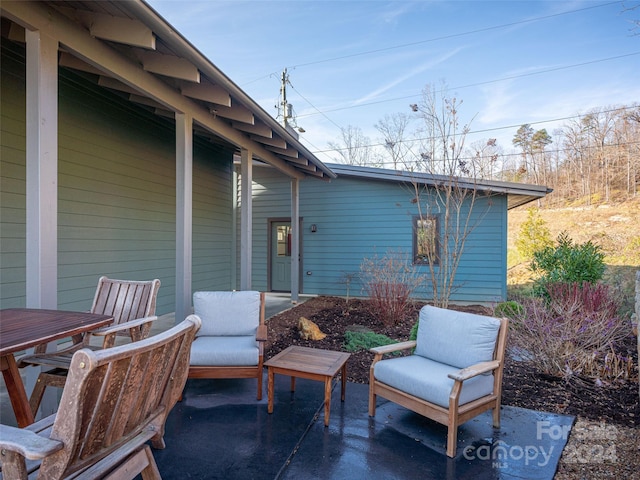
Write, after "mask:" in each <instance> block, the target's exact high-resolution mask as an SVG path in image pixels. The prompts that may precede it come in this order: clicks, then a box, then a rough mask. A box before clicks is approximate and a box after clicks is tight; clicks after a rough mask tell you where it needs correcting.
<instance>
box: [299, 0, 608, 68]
mask: <svg viewBox="0 0 640 480" xmlns="http://www.w3.org/2000/svg"><path fill="white" fill-rule="evenodd" d="M616 3H620V2H619V1H615V2H608V3H601V4H599V5H592V6H589V7H584V8H579V9H576V10H569V11H567V12H560V13H554V14H550V15H544V16H542V17H535V18H530V19H527V20H519V21H517V22H510V23H503V24H501V25H493V26H491V27H485V28H479V29H476V30H469V31H467V32H461V33H452V34H450V35H443V36H441V37H434V38H429V39H426V40H419V41H417V42H410V43H403V44H400V45H393V46H391V47H384V48H378V49H375V50H368V51H365V52H359V53H352V54H349V55H343V56H340V57H332V58H326V59H324V60H315V61H313V62H306V63H299V64H297V65H293V66H292V67H291V68H298V67H308V66H310V65H318V64H320V63H327V62H335V61H336V60H344V59H346V58H353V57H360V56H363V55H371V54H373V53H380V52H386V51H389V50H396V49H399V48H406V47H413V46H415V45H422V44H424V43H431V42H437V41H439V40H448V39H451V38H457V37H463V36H466V35H474V34H476V33H483V32H489V31H491V30H498V29H501V28H507V27H513V26H516V25H522V24H525V23H533V22H538V21H541V20H547V19H549V18H554V17H560V16H563V15H570V14H573V13H578V12H583V11H586V10H592V9H594V8H600V7H606V6H609V5H613V4H616Z"/></svg>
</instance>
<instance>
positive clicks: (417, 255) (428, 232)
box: [413, 216, 440, 265]
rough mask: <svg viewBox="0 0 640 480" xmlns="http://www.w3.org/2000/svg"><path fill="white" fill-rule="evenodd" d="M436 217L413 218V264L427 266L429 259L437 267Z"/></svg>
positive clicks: (438, 248) (437, 238)
mask: <svg viewBox="0 0 640 480" xmlns="http://www.w3.org/2000/svg"><path fill="white" fill-rule="evenodd" d="M439 238H440V235H439V233H438V217H435V216H422V217H420V216H417V217H413V263H415V264H417V265H429V258H431V259H432V263H433V264H434V265H438V263H439V258H440V242H439Z"/></svg>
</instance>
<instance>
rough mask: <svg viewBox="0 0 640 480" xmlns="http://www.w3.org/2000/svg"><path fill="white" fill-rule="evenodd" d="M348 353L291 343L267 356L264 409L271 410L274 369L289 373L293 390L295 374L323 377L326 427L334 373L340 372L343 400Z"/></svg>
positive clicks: (320, 379)
mask: <svg viewBox="0 0 640 480" xmlns="http://www.w3.org/2000/svg"><path fill="white" fill-rule="evenodd" d="M350 356H351V354H349V353H343V352H334V351H332V350H321V349H318V348H308V347H298V346H296V345H292V346H290V347H288V348H287V349H285V350H283V351H282V352H280V353H278V354H277V355H276V356H275V357H273V358H271V359H269V360H267V361H266V362H265V366H266V367H267V372H268V384H267V395H268V398H269V406H268V408H267V411H268V412H269V413H273V377H274V375H275V374H276V373H279V374H281V375H289V376H290V377H291V391H292V392H293V391H295V388H296V378H306V379H309V380H319V381H323V382H324V426H325V427H328V426H329V412H330V409H331V384H332V381H333V378H334V377H335V376H336V374H337V373H338V372H341V373H342V392H341V396H340V399H341V400H342V401H343V402H344V391H345V388H346V386H347V360H348V359H349V357H350Z"/></svg>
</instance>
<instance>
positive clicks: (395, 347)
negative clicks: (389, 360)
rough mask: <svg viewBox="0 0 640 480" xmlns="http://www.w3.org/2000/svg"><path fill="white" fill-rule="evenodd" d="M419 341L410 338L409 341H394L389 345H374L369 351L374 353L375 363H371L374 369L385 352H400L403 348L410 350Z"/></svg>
mask: <svg viewBox="0 0 640 480" xmlns="http://www.w3.org/2000/svg"><path fill="white" fill-rule="evenodd" d="M416 344H417V342H416V341H415V340H409V341H407V342H399V343H392V344H389V345H381V346H380V347H374V348H370V349H369V351H370V352H371V353H373V354H375V355H374V357H373V363H372V364H371V368H372V369H373V366H374V365H375V364H376V363H378V362H379V361H380V360H382V356H383V355H384V354H385V353H393V352H400V351H402V350H409V349H410V348H415V346H416Z"/></svg>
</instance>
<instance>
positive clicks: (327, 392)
mask: <svg viewBox="0 0 640 480" xmlns="http://www.w3.org/2000/svg"><path fill="white" fill-rule="evenodd" d="M332 383H333V378H332V377H327V378H325V380H324V426H325V427H328V426H329V413H330V412H331V384H332Z"/></svg>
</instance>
